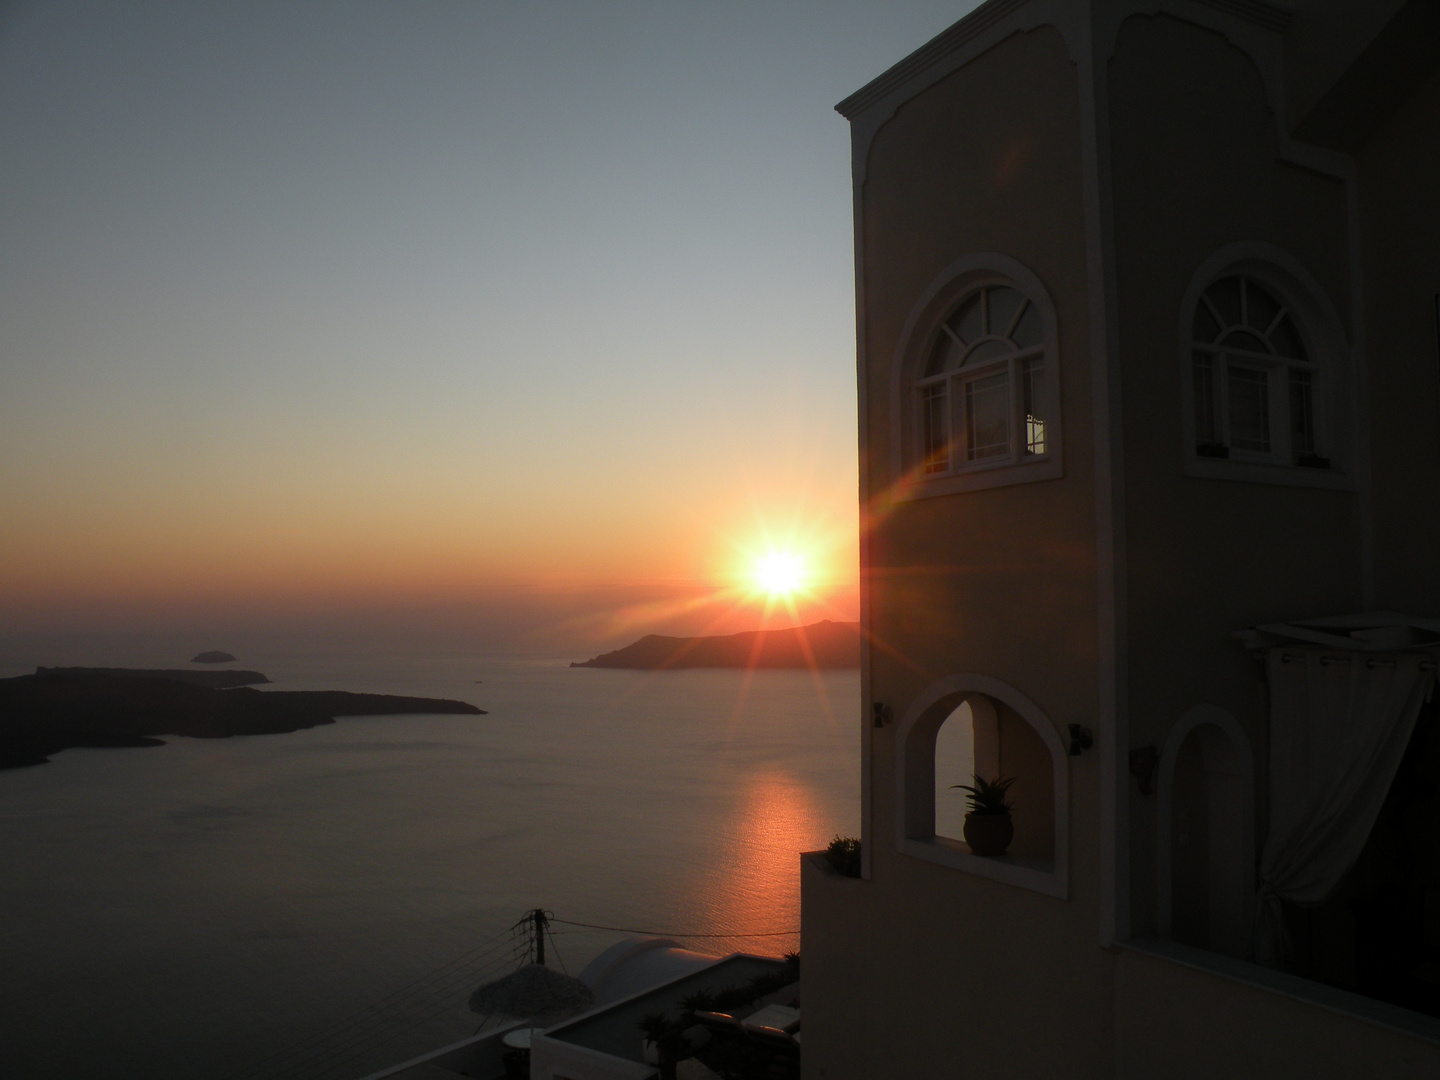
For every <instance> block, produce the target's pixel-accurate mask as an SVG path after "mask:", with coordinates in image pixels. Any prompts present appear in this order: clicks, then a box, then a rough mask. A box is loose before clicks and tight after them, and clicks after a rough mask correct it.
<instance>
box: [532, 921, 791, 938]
mask: <svg viewBox="0 0 1440 1080" xmlns="http://www.w3.org/2000/svg"><path fill="white" fill-rule="evenodd" d="M550 921H551V922H556V923H561V924H563V925H565V926H583V927H584V928H585V929H586V930H614V931H615V932H616V933H620V934H648V935H650V936H651V937H688V938H756V937H789V936H790V935H792V934H798V933H800V931H799V930H761V931H757V932H756V933H753V934H682V933H680V932H678V931H675V930H636V929H634V928H633V927H629V926H600V925H598V924H596V923H585V922H575V921H573V920H571V919H551V920H550Z"/></svg>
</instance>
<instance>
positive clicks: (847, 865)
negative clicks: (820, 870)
mask: <svg viewBox="0 0 1440 1080" xmlns="http://www.w3.org/2000/svg"><path fill="white" fill-rule="evenodd" d="M825 861H826V862H828V863H829V864H830V869H832V870H834V871H835V872H836V873H837V874H844V875H845V876H846V877H855V878H858V877H859V876H860V839H859V837H855V836H837V837H835V839H834V840H831V841H830V846H829V847H827V848H826V849H825Z"/></svg>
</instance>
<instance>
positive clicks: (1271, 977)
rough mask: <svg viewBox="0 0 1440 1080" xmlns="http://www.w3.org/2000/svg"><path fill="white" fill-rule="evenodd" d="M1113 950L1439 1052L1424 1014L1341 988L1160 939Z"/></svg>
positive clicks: (1437, 1030)
mask: <svg viewBox="0 0 1440 1080" xmlns="http://www.w3.org/2000/svg"><path fill="white" fill-rule="evenodd" d="M1117 947H1118V948H1120V949H1126V950H1129V951H1130V952H1136V953H1141V954H1143V955H1145V956H1151V957H1154V958H1156V959H1158V960H1165V961H1168V962H1170V963H1172V964H1181V965H1183V966H1185V967H1189V968H1194V969H1195V970H1197V971H1203V972H1206V973H1207V974H1210V975H1214V976H1217V977H1219V978H1222V979H1231V980H1233V981H1235V982H1240V983H1245V984H1247V985H1249V986H1253V987H1256V988H1258V989H1261V990H1267V991H1269V992H1271V993H1273V994H1280V995H1282V996H1284V997H1288V998H1291V999H1292V1000H1294V1001H1298V1002H1301V1003H1302V1004H1305V1005H1313V1006H1315V1007H1316V1008H1321V1009H1328V1010H1329V1011H1331V1012H1336V1013H1340V1014H1341V1015H1343V1016H1348V1017H1352V1018H1354V1019H1357V1020H1361V1021H1364V1022H1365V1023H1368V1024H1374V1025H1375V1026H1376V1027H1382V1028H1387V1029H1389V1030H1390V1031H1395V1032H1398V1033H1400V1034H1402V1035H1408V1036H1410V1037H1411V1038H1415V1039H1423V1040H1425V1041H1426V1042H1428V1043H1433V1044H1435V1045H1437V1046H1440V1020H1437V1019H1435V1018H1434V1017H1432V1016H1426V1015H1425V1014H1424V1013H1417V1012H1412V1011H1411V1010H1409V1009H1403V1008H1401V1007H1400V1006H1399V1005H1391V1004H1390V1003H1389V1002H1385V1001H1377V1000H1376V999H1375V998H1368V997H1365V996H1364V995H1362V994H1354V993H1351V992H1350V991H1349V990H1341V989H1340V988H1339V987H1335V986H1327V985H1325V984H1324V983H1318V982H1313V981H1311V980H1310V979H1302V978H1301V977H1300V976H1298V975H1290V974H1287V973H1286V972H1283V971H1275V970H1274V969H1272V968H1267V967H1261V966H1260V965H1259V964H1252V963H1249V962H1248V961H1245V960H1236V959H1235V958H1234V957H1232V956H1224V955H1222V954H1220V953H1212V952H1206V951H1205V950H1204V949H1196V948H1194V947H1192V946H1190V945H1181V944H1179V943H1177V942H1174V941H1167V940H1165V939H1164V938H1132V939H1131V940H1129V941H1121V942H1117Z"/></svg>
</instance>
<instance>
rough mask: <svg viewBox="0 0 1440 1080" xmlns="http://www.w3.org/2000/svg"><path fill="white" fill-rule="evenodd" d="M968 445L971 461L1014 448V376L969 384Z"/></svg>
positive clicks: (1002, 374) (1005, 452)
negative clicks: (1012, 442)
mask: <svg viewBox="0 0 1440 1080" xmlns="http://www.w3.org/2000/svg"><path fill="white" fill-rule="evenodd" d="M965 449H966V455H967V456H968V457H969V459H970V460H971V461H978V460H980V459H982V458H990V457H999V456H1001V455H1004V454H1007V453H1009V452H1010V376H1009V375H1008V374H1007V373H1004V372H1002V373H1000V374H998V375H990V376H988V377H986V378H984V379H972V380H971V381H970V382H968V383H966V384H965Z"/></svg>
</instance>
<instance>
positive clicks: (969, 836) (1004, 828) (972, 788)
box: [951, 773, 1015, 855]
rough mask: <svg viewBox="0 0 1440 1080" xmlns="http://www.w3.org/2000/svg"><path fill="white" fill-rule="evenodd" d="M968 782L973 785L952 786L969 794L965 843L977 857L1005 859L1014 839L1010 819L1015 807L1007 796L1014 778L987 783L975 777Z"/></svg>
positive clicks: (1004, 777) (1007, 777) (974, 775)
mask: <svg viewBox="0 0 1440 1080" xmlns="http://www.w3.org/2000/svg"><path fill="white" fill-rule="evenodd" d="M971 779H973V780H974V781H975V783H973V784H952V785H951V787H957V788H962V789H963V790H965V791H968V792H969V793H970V794H968V795H966V796H965V801H966V802H967V803H969V804H970V810H969V812H968V813H967V814H966V815H965V843H967V844H969V845H970V850H971V851H973V852H974V853H975V854H976V855H1004V854H1005V849H1006V848H1008V847H1009V846H1010V841H1011V840H1012V839H1014V837H1015V822H1014V821H1013V820H1012V819H1011V817H1010V811H1011V810H1013V809H1014V807H1013V806H1012V805H1011V803H1010V798H1009V794H1008V793H1009V791H1010V785H1011V784H1013V783H1015V777H1013V776H997V777H995V779H993V780H986V779H985V778H984V777H983V776H981V775H980V774H979V773H975V774H973V776H972V777H971Z"/></svg>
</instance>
